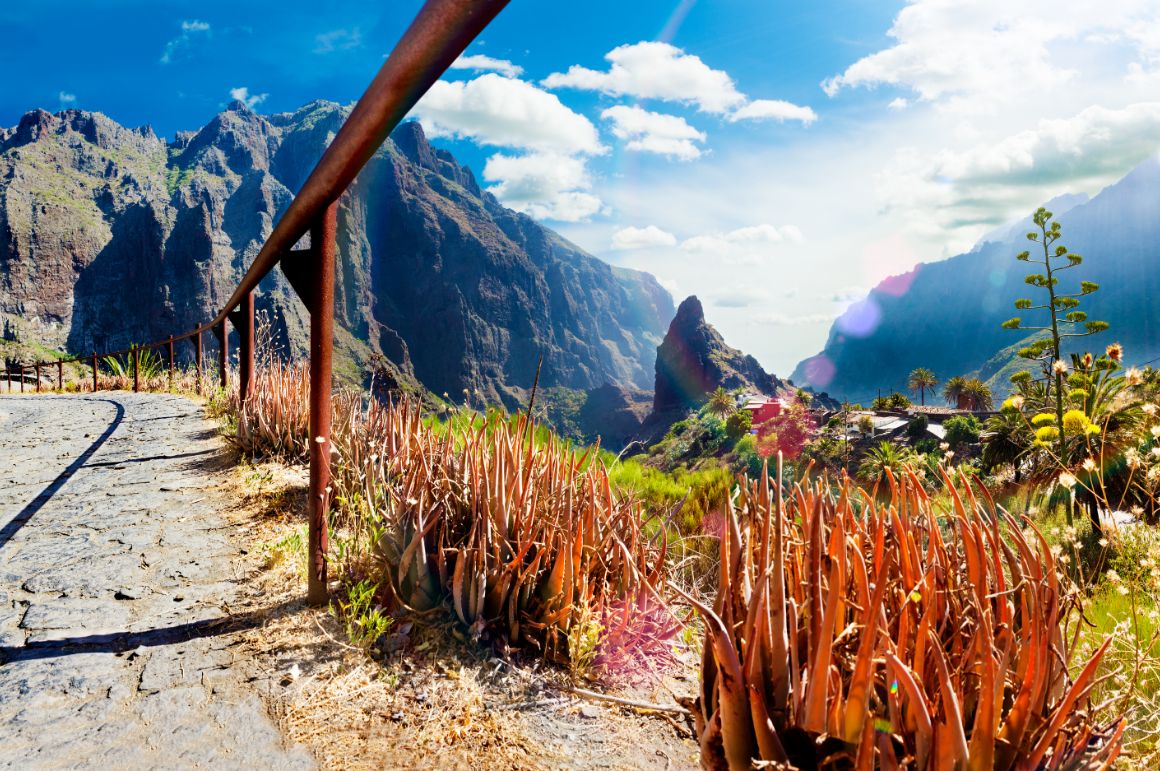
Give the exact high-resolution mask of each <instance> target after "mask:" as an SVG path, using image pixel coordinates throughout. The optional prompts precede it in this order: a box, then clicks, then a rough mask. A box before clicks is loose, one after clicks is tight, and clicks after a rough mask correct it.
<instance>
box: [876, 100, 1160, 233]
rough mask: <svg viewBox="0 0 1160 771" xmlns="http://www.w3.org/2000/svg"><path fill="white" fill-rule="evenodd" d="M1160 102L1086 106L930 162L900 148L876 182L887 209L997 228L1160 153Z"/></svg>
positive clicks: (936, 223) (946, 224) (946, 223)
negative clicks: (1071, 189) (1062, 194)
mask: <svg viewBox="0 0 1160 771" xmlns="http://www.w3.org/2000/svg"><path fill="white" fill-rule="evenodd" d="M1158 136H1160V102H1140V103H1137V104H1133V105H1129V106H1128V107H1125V108H1123V109H1119V110H1112V109H1107V108H1104V107H1098V106H1096V107H1088V108H1087V109H1084V110H1082V111H1080V112H1079V113H1077V114H1075V115H1073V116H1071V117H1069V118H1063V119H1052V120H1046V119H1045V120H1040V121H1039V122H1038V124H1037V125H1036V126H1035V127H1034V128H1030V129H1026V130H1024V131H1020V132H1018V133H1015V134H1012V135H1010V136H1008V137H1006V138H1005V139H1002V140H1000V141H998V142H989V143H985V144H978V145H975V146H972V147H968V148H966V149H962V150H944V151H942V152H940V153H937V154H936V155H935V156H933V157H932V158H921V157H919V156H918V155H917V154H916V153H914V152H913V151H909V150H903V151H900V152H899V153H898V154H897V155H896V156H895V158H894V162H893V164H892V165H891V167H890V168H888V169H887V170H886V171H884V172H883V173H882V174H880V175H879V177H878V191H877V192H878V196H879V199H880V201H881V203H882V204H883V206H884V207H885V208H887V209H895V210H901V211H903V212H904V213H907V214H909V215H913V216H911V217H908V219H912V220H914V221H920V222H928V223H931V226H933V227H938V228H947V229H954V228H959V227H971V226H981V225H997V224H1000V223H1002V222H1006V221H1008V220H1010V219H1013V218H1015V217H1018V216H1022V215H1025V214H1026V212H1028V211H1030V210H1032V209H1034V207H1035V206H1037V205H1038V204H1040V203H1042V202H1043V201H1045V200H1047V199H1048V198H1051V197H1052V196H1054V195H1056V194H1058V193H1060V192H1061V188H1064V187H1079V188H1080V189H1083V188H1089V189H1090V188H1097V187H1101V186H1103V185H1107V184H1110V183H1111V182H1113V181H1115V180H1116V179H1118V178H1119V177H1121V176H1123V175H1124V174H1125V173H1126V172H1127V171H1129V170H1130V169H1131V168H1132V167H1134V166H1136V165H1137V164H1139V163H1140V162H1141V161H1143V160H1144V159H1146V158H1148V157H1149V156H1150V155H1152V154H1154V153H1155V152H1156V151H1157V149H1158V148H1160V139H1158V138H1157V137H1158Z"/></svg>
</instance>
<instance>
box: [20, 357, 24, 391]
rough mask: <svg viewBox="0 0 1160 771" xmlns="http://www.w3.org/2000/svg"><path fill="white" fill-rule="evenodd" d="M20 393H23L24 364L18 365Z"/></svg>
mask: <svg viewBox="0 0 1160 771" xmlns="http://www.w3.org/2000/svg"><path fill="white" fill-rule="evenodd" d="M20 393H24V365H23V364H21V365H20Z"/></svg>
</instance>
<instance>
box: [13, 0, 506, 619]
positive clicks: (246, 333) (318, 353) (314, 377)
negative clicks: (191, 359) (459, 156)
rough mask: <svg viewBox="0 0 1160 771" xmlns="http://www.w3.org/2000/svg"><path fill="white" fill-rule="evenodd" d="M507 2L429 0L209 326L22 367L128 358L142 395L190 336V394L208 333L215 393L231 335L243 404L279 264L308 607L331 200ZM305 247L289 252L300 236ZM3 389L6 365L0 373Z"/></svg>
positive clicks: (325, 455) (320, 586) (323, 437)
mask: <svg viewBox="0 0 1160 771" xmlns="http://www.w3.org/2000/svg"><path fill="white" fill-rule="evenodd" d="M507 4H508V0H428V2H427V3H426V4H424V6H423V7H422V9H420V11H419V14H418V15H417V16H416V17H415V19H414V21H412V22H411V25H410V27H408V28H407V31H406V32H405V33H404V34H403V37H402V38H401V39H400V40H399V42H398V44H397V45H396V46H395V48H394V50H392V51H391V54H390V56H388V57H387V60H386V61H385V62H384V63H383V66H382V68H381V69H379V72H378V74H377V75H375V78H374V80H372V81H371V84H370V86H368V87H367V90H366V92H365V93H364V94H363V95H362V98H361V99H359V101H358V103H357V104H356V105H355V107H354V109H353V110H352V111H351V114H350V116H349V117H347V119H346V121H345V122H344V123H343V125H342V128H341V129H339V131H338V134H337V136H335V138H334V141H333V142H331V143H330V146H329V147H328V148H327V149H326V152H325V153H323V155H322V158H321V159H320V160H319V161H318V164H317V165H316V166H315V167H314V170H313V171H311V172H310V176H309V177H308V178H307V179H306V182H305V183H304V184H303V185H302V189H301V190H299V191H298V194H297V195H296V196H295V197H294V200H293V201H291V203H290V206H289V207H288V208H287V209H286V212H285V213H284V214H283V215H282V216H281V218H279V220H278V222H277V224H275V226H274V229H273V231H272V232H271V233H270V235H269V237H268V238H267V239H266V241H265V243H264V244H263V245H262V249H261V251H259V252H258V256H257V257H255V258H254V261H253V263H252V264H251V265H250V268H249V270H247V271H246V274H245V275H244V276H243V277H242V279H241V281H240V282H239V283H238V286H237V288H236V289H235V290H234V292H233V294H232V295H230V298H229V300H227V301H226V303H225V305H224V306H223V307H222V309H221V310H220V311H219V312H218V314H217V315H216V316H215V317H214V318H213V319H211V320H210V321H208V322H206V323H204V324H202V325H200V326H198V327H197V328H196V329H194V330H192V331H190V332H186V333H184V334H180V335H175V336H170V337H168V338H166V339H164V340H155V341H153V342H150V343H145V344H143V345H139V346H132V347H130V348H127V349H124V350H120V351H113V352H111V353H103V354H98V353H97V352H95V351H94V352H92V353H91V354H89V355H86V356H74V357H72V358H68V359H60V360H56V361H51V362H35V363H34V364H32V365H30V366H32V367H33V368H34V369H35V372H36V390H37V391H39V390H40V382H41V380H40V372H41V368H42V367H51V366H52V365H56V368H57V385H58V387H60V388H62V389H63V386H64V365H65V364H69V363H73V362H82V363H84V364H91V366H92V370H93V390H94V391H96V390H98V389H99V388H100V382H99V378H98V373H99V359H101V358H106V357H110V356H113V357H116V356H125V355H129V356H132V357H133V390H134V391H136V390H138V389H139V388H140V380H139V371H140V357H141V351H142V350H152V349H157V348H161V347H162V346H165V347H166V349H167V353H168V364H169V378H170V382H171V383H172V379H173V372H174V355H173V346H174V343H178V342H182V341H184V340H188V339H190V338H192V339H193V340H194V344H195V347H196V356H195V361H196V366H197V383H198V388H199V389H200V388H201V386H202V378H203V365H202V354H203V346H202V335H203V334H204V333H205V332H207V331H208V332H211V333H212V334H213V335H214V336H215V337H216V338H217V342H218V356H219V369H220V378H221V386H222V387H223V388H225V387H228V385H229V382H228V373H229V367H228V361H229V330H228V329H227V327H226V324H227V322H229V323H232V324H233V325H234V328H235V330H236V331H237V332H238V336H239V341H240V345H239V351H238V354H239V357H238V358H239V362H238V392H239V398H240V399H241V400H242V401H243V402H244V401H245V400H246V399H247V398H248V395H249V391H250V387H251V385H252V382H253V376H254V289H255V288H257V286H258V283H259V282H260V281H261V280H262V279H263V278H265V277H266V276H267V275H269V274H270V272H271V271H273V270H274V268H275V266H280V267H281V269H282V273H283V274H284V275H285V276H286V278H287V280H288V281H289V283H290V286H291V287H293V289H294V291H295V293H296V294H297V295H298V297H299V299H301V300H302V302H303V303H304V304H305V305H306V308H307V310H308V311H309V313H310V435H311V440H312V441H311V442H310V503H309V506H310V510H309V517H310V530H309V532H310V547H309V548H310V554H309V559H310V566H309V579H308V587H307V600H308V602H310V603H312V604H324V603H325V602H326V601H327V599H328V591H327V556H326V552H327V545H328V544H327V542H328V533H327V508H328V499H327V488H328V487H329V485H330V419H331V403H330V397H331V388H332V375H331V373H332V369H331V362H332V354H333V346H334V268H335V258H336V252H337V245H336V235H337V229H338V199H339V197H340V196H341V195H342V194H343V193H344V192H345V191H346V189H347V188H348V187H349V186H350V184H351V183H352V182H353V181H354V178H355V177H356V176H357V175H358V173H359V171H361V170H362V168H363V166H365V165H366V163H367V161H369V160H370V159H371V157H372V156H373V155H374V154H375V152H376V151H377V150H378V149H379V147H380V146H381V145H382V143H383V142H384V141H385V140H386V138H387V137H388V136H389V135H390V133H391V131H392V130H394V128H395V126H397V125H398V124H399V122H400V121H401V120H402V119H403V117H404V116H406V114H407V113H408V112H409V111H410V110H411V108H412V107H414V106H415V103H416V102H418V101H419V99H420V97H422V96H423V94H425V93H426V92H427V90H428V89H429V88H430V87H431V86H432V84H434V83H435V81H436V80H438V78H439V76H440V75H442V74H443V73H444V72H445V71H446V70H447V68H448V67H450V66H451V63H452V62H453V61H455V59H456V57H458V56H459V55H460V54H461V53H463V51H464V49H466V48H467V46H468V44H469V43H471V41H472V40H474V39H475V37H476V36H477V35H479V33H480V32H482V31H483V29H484V27H486V26H487V25H488V24H489V23H490V22H491V20H492V19H493V18H495V16H496V14H498V13H499V12H500V11H501V10H503V8H504V7H505V6H506V5H507ZM307 232H309V233H310V248H309V249H294V246H295V244H297V243H298V242H299V240H301V239H302V237H303V236H304V235H306V233H307ZM25 366H26V365H18V370H19V379H20V390H21V391H23V390H24V384H25V379H24V372H25ZM5 369H6V371H7V378H8V389H9V392H11V390H12V368H11V367H10V366H6V368H5Z"/></svg>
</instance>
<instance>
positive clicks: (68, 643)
mask: <svg viewBox="0 0 1160 771" xmlns="http://www.w3.org/2000/svg"><path fill="white" fill-rule="evenodd" d="M303 607H305V604H304V603H303V601H302V600H300V599H294V600H287V601H285V602H283V603H281V604H279V605H275V606H273V607H270V608H262V609H259V610H252V611H248V612H246V613H239V614H237V615H234V616H227V617H225V618H210V619H203V620H201V621H191V622H189V623H186V624H176V625H174V626H167V627H162V628H160V629H149V630H147V631H144V632H112V633H109V634H93V635H84V636H81V637H66V638H64V639H61V640H46V641H44V642H33V643H27V644H25V645H21V646H11V647H0V666H3V665H6V664H14V663H16V662H19V661H35V660H39V659H54V658H60V657H63V656H75V655H77V654H80V653H124V652H126V651H131V650H135V649H137V648H142V647H144V648H156V647H159V646H162V645H174V644H177V643H184V642H189V641H190V640H196V639H200V638H204V637H219V636H221V635H226V634H233V633H235V632H244V631H246V630H248V629H255V628H257V627H260V626H262V625H263V624H265V623H266V622H267V621H268V620H270V619H273V618H278V617H281V616H283V615H286V614H287V613H289V612H291V611H293V610H296V609H300V608H303Z"/></svg>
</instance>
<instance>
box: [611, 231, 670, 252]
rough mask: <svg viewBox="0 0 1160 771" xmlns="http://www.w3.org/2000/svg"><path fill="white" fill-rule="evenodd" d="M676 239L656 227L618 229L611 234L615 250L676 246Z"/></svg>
mask: <svg viewBox="0 0 1160 771" xmlns="http://www.w3.org/2000/svg"><path fill="white" fill-rule="evenodd" d="M676 245H677V237H676V236H674V235H673V234H672V233H670V232H668V231H667V230H661V229H660V228H658V227H657V226H656V225H647V226H645V227H643V228H637V227H632V226H629V227H626V228H620V229H619V230H617V231H615V232H614V233H613V234H612V248H613V249H617V250H621V251H623V250H628V249H649V248H653V247H657V246H676Z"/></svg>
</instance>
